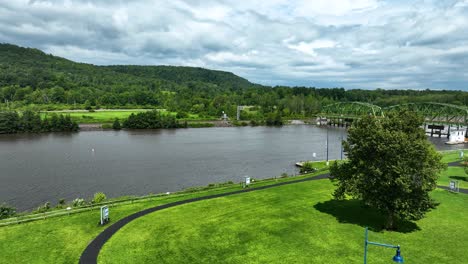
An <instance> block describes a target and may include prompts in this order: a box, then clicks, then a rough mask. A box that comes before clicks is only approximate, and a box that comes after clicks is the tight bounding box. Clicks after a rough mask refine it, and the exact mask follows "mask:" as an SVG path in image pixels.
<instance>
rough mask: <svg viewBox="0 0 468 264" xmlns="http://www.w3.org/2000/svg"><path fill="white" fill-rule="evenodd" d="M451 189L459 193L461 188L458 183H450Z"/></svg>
mask: <svg viewBox="0 0 468 264" xmlns="http://www.w3.org/2000/svg"><path fill="white" fill-rule="evenodd" d="M449 188H450V191H451V192H459V191H460V186H459V183H458V181H450V185H449Z"/></svg>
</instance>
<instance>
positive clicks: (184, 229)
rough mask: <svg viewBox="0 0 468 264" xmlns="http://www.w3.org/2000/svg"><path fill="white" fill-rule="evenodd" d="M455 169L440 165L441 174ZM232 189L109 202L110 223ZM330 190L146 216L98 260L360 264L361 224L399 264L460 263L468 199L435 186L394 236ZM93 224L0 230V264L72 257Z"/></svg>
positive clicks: (318, 187)
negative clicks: (426, 205) (422, 210)
mask: <svg viewBox="0 0 468 264" xmlns="http://www.w3.org/2000/svg"><path fill="white" fill-rule="evenodd" d="M445 155H449V154H445ZM455 159H456V156H453V157H450V158H448V159H445V161H446V162H449V161H454V160H455ZM321 173H323V172H321ZM452 174H453V175H452ZM458 174H459V172H457V171H455V172H453V171H450V169H449V170H448V171H447V173H446V177H447V178H448V177H450V176H457V175H458ZM463 175H465V174H463ZM444 177H445V176H444ZM298 178H301V177H294V178H286V179H278V180H270V181H265V182H258V183H256V186H262V185H268V184H272V183H276V182H281V181H291V180H294V179H298ZM442 180H443V178H441V181H442ZM239 188H240V187H239V185H237V184H236V185H231V186H226V187H220V188H215V189H211V190H205V191H199V192H194V193H185V194H171V195H168V196H163V197H159V198H153V199H151V200H146V201H139V202H135V203H127V204H120V205H116V206H112V207H111V208H110V216H111V221H112V222H116V221H117V220H119V219H121V218H123V217H125V216H127V215H129V214H132V213H135V212H138V211H140V210H143V209H146V208H150V207H154V206H157V205H161V204H166V203H170V202H174V201H179V200H185V199H189V198H193V197H200V196H205V195H210V194H215V193H223V192H228V191H233V190H238V189H239ZM333 189H334V186H333V184H332V183H330V181H329V180H327V179H325V180H317V181H312V182H303V183H294V184H291V185H287V186H281V187H274V188H271V189H267V190H261V191H255V192H251V193H243V194H237V195H233V196H229V197H224V198H217V199H213V200H207V201H201V202H196V203H192V204H187V205H183V206H178V207H174V208H171V209H166V210H162V211H160V212H155V213H153V214H150V215H147V216H145V217H142V218H140V219H138V220H135V221H134V222H131V223H130V224H128V225H127V226H125V227H124V228H123V229H121V230H120V231H119V232H117V234H116V235H115V236H114V237H112V238H111V240H110V241H109V242H108V243H107V244H106V245H105V246H104V248H103V250H102V251H101V254H100V256H99V262H100V263H138V262H141V263H207V262H212V263H360V262H361V261H362V250H363V236H364V226H369V227H370V228H371V230H372V231H371V233H370V239H371V240H373V241H378V242H383V243H394V244H400V245H401V246H402V254H403V256H404V257H405V261H406V263H467V262H466V260H467V259H468V250H466V243H467V242H468V225H467V224H466V223H468V195H464V194H453V193H450V192H447V191H444V190H440V189H438V190H435V191H434V192H433V193H432V196H433V198H434V199H436V200H437V201H438V202H440V205H439V206H438V207H437V208H436V209H435V210H434V211H432V212H430V213H429V214H428V215H427V218H425V219H423V220H420V221H417V222H416V223H404V224H403V225H402V227H403V231H402V232H387V231H382V230H381V226H382V221H383V219H382V216H381V215H380V214H379V213H377V212H375V211H372V210H369V209H368V208H365V207H363V206H362V205H361V204H360V203H359V202H358V201H353V200H350V201H333V200H331V194H332V192H333ZM98 220H99V210H95V211H88V212H83V213H78V214H72V215H69V216H62V217H56V218H49V219H45V220H39V221H35V222H30V223H25V224H19V225H10V226H5V227H0V263H77V262H78V259H79V257H80V255H81V253H82V251H83V250H84V249H85V247H86V246H87V245H88V243H89V242H90V241H91V240H92V239H93V238H95V237H96V236H97V235H98V234H99V233H100V232H101V231H102V230H104V228H106V227H107V226H106V227H101V226H98V225H97V222H98ZM393 254H394V251H393V250H392V249H386V248H378V247H371V248H370V249H369V263H391V259H390V258H391V257H392V256H393Z"/></svg>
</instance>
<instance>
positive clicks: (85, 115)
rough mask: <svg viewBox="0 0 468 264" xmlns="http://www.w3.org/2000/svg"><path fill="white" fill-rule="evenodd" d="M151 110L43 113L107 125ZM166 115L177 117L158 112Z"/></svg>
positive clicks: (43, 115)
mask: <svg viewBox="0 0 468 264" xmlns="http://www.w3.org/2000/svg"><path fill="white" fill-rule="evenodd" d="M150 110H151V109H115V110H105V109H104V110H96V111H94V112H90V111H85V110H72V111H66V110H64V111H51V112H41V116H42V118H45V117H46V116H48V115H50V114H52V113H56V114H63V115H70V117H71V119H72V120H73V121H76V122H77V123H78V124H105V123H112V122H114V120H115V119H116V118H118V119H119V120H120V121H121V122H122V121H124V120H125V119H127V118H128V117H129V116H130V115H131V114H132V113H134V114H137V113H140V112H146V111H150ZM158 111H161V112H164V113H169V114H171V115H176V114H177V113H175V112H167V111H165V110H158ZM205 119H206V118H201V117H200V116H199V115H197V114H188V117H187V118H182V119H181V120H187V121H189V120H205Z"/></svg>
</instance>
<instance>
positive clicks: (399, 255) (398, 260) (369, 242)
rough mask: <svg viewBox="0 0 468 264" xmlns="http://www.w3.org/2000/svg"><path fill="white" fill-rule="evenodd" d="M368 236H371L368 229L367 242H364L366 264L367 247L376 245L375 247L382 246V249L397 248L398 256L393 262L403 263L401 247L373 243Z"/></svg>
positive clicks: (365, 260) (365, 261)
mask: <svg viewBox="0 0 468 264" xmlns="http://www.w3.org/2000/svg"><path fill="white" fill-rule="evenodd" d="M368 236H369V235H368V228H367V227H366V241H365V242H364V264H366V263H367V245H375V246H380V247H388V248H396V254H395V256H394V257H393V258H392V260H393V262H396V263H403V257H402V256H401V252H400V245H398V246H394V245H388V244H382V243H376V242H371V241H369V240H368Z"/></svg>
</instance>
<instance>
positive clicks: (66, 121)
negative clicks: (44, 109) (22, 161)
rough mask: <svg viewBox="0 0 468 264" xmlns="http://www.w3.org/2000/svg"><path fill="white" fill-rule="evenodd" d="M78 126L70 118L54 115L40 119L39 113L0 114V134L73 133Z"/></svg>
mask: <svg viewBox="0 0 468 264" xmlns="http://www.w3.org/2000/svg"><path fill="white" fill-rule="evenodd" d="M78 130H79V127H78V124H77V123H76V122H74V121H72V120H71V118H70V116H68V115H66V116H64V115H57V114H55V113H53V114H50V115H48V116H45V117H44V118H41V116H40V114H39V113H35V112H33V111H30V110H27V111H25V112H23V113H22V114H21V115H20V114H19V113H18V112H14V111H7V112H0V134H14V133H41V132H74V131H78Z"/></svg>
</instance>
